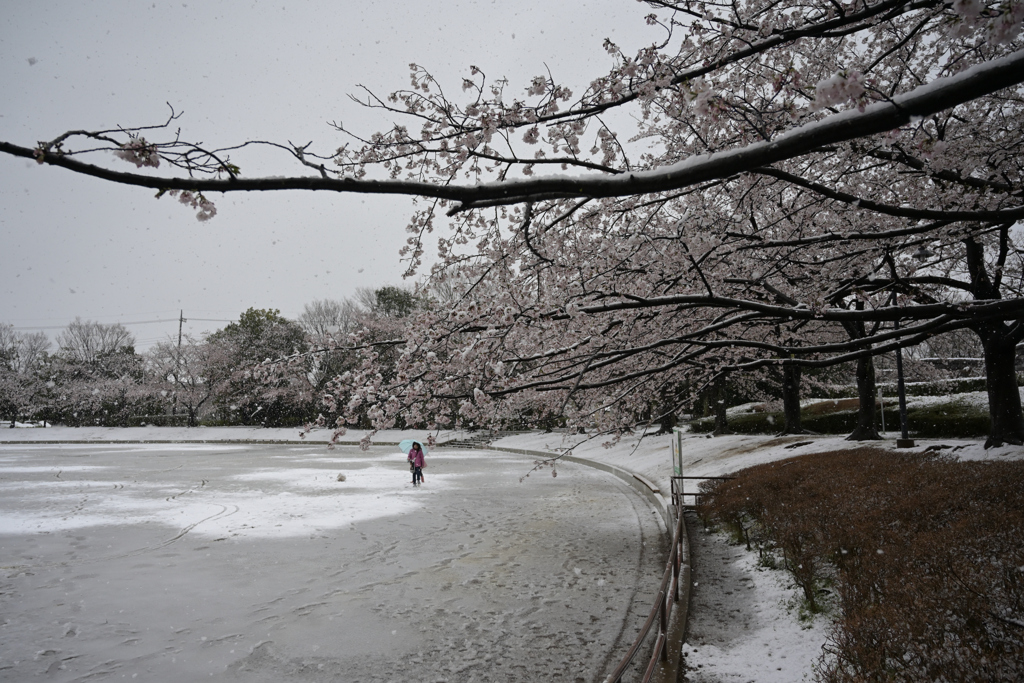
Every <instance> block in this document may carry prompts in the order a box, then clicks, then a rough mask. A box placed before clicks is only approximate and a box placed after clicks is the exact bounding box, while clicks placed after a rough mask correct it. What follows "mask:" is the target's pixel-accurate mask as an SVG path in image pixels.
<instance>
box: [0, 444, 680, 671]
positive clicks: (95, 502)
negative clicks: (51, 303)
mask: <svg viewBox="0 0 1024 683" xmlns="http://www.w3.org/2000/svg"><path fill="white" fill-rule="evenodd" d="M428 465H429V466H428V468H427V469H426V471H425V474H426V482H425V486H423V487H420V488H413V487H412V486H411V485H410V484H409V482H408V477H409V474H408V470H407V468H406V466H405V464H404V456H402V455H401V454H395V453H394V452H393V447H392V448H387V447H379V448H374V449H373V450H371V451H370V452H367V453H364V452H360V451H359V450H358V449H355V448H339V449H337V450H334V451H326V450H325V449H324V448H323V447H322V446H297V445H286V444H281V445H274V446H268V445H180V444H179V445H156V444H149V445H144V446H132V445H88V446H77V445H65V446H51V445H46V446H44V445H38V446H25V445H6V446H0V566H2V572H0V615H2V618H0V622H2V623H0V681H22V680H30V679H32V678H33V677H34V676H37V675H42V677H43V679H44V680H47V681H80V680H105V679H107V678H111V679H113V678H116V679H119V680H120V679H122V678H125V679H128V680H131V679H133V678H136V680H146V681H181V680H200V679H211V678H212V679H213V680H219V681H232V680H238V681H275V682H277V681H281V680H290V681H298V682H302V681H336V680H345V681H363V682H368V681H393V680H415V681H467V682H468V681H537V680H560V681H571V682H574V683H575V682H577V681H580V682H584V681H585V682H589V681H597V680H600V678H601V675H602V674H603V673H604V672H606V670H607V669H608V668H610V667H611V666H612V665H614V663H615V660H616V659H617V657H618V656H621V653H622V652H623V651H624V649H625V647H627V646H628V644H629V643H630V642H632V639H633V637H634V636H635V634H636V632H637V630H638V628H639V626H640V625H641V624H642V622H643V620H644V618H645V617H646V615H647V612H648V610H649V609H650V605H651V603H652V601H653V599H654V596H653V591H654V589H655V588H656V587H657V585H658V582H659V580H660V577H661V572H662V570H663V569H664V566H663V562H664V557H665V555H666V548H665V538H664V526H663V523H662V521H661V517H660V515H658V514H657V512H656V510H655V509H654V508H653V507H652V506H651V504H650V503H649V502H648V501H647V500H646V499H644V498H643V497H642V496H640V495H639V494H637V493H636V492H635V491H634V490H633V489H631V488H630V487H629V486H627V485H626V484H624V483H623V482H622V481H621V480H620V479H618V478H617V477H615V476H613V475H610V474H607V473H604V472H600V471H598V470H594V469H591V468H588V467H585V466H582V465H578V464H573V463H562V464H560V465H559V466H558V477H557V478H553V477H551V474H550V471H547V470H545V471H538V472H534V473H533V474H531V476H530V477H529V478H528V479H526V480H525V482H523V483H520V478H521V477H522V476H523V475H525V474H526V473H527V472H529V471H530V468H531V466H532V460H531V459H529V458H524V457H522V456H517V455H513V454H507V453H494V452H488V451H454V450H449V451H441V450H439V451H437V452H435V453H432V454H430V456H428ZM339 474H344V475H345V480H344V481H338V475H339Z"/></svg>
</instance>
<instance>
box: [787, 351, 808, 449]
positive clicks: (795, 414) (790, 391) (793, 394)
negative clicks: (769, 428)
mask: <svg viewBox="0 0 1024 683" xmlns="http://www.w3.org/2000/svg"><path fill="white" fill-rule="evenodd" d="M782 413H783V415H784V416H785V419H786V424H785V425H784V426H783V428H782V434H803V433H805V430H804V428H803V427H802V426H801V425H800V366H799V365H783V366H782Z"/></svg>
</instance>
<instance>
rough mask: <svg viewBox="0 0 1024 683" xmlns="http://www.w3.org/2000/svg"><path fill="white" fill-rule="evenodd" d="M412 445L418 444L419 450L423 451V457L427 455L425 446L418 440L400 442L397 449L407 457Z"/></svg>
mask: <svg viewBox="0 0 1024 683" xmlns="http://www.w3.org/2000/svg"><path fill="white" fill-rule="evenodd" d="M414 443H418V444H419V445H420V448H422V449H423V455H426V454H427V445H426V444H425V443H423V442H422V441H420V440H419V439H406V440H405V441H402V442H401V443H400V444H398V448H399V449H400V450H401V451H402V452H403V453H405V454H406V455H409V451H411V450H412V445H413V444H414Z"/></svg>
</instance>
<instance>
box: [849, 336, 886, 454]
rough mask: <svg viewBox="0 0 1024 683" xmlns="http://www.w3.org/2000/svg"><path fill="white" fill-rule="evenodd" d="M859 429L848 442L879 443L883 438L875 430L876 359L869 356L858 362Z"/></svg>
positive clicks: (850, 436) (857, 428)
mask: <svg viewBox="0 0 1024 683" xmlns="http://www.w3.org/2000/svg"><path fill="white" fill-rule="evenodd" d="M857 398H858V399H859V401H860V405H859V406H858V407H857V427H856V428H855V429H854V430H853V433H851V434H850V435H849V436H848V437H846V440H847V441H877V440H879V439H881V438H882V436H881V435H880V434H879V433H878V430H877V429H875V405H876V403H875V359H874V357H873V356H867V357H865V358H861V359H859V360H858V361H857Z"/></svg>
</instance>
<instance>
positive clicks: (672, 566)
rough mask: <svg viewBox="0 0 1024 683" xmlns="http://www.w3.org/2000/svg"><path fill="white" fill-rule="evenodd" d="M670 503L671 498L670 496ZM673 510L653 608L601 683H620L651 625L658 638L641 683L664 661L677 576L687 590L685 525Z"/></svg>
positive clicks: (677, 507)
mask: <svg viewBox="0 0 1024 683" xmlns="http://www.w3.org/2000/svg"><path fill="white" fill-rule="evenodd" d="M674 502H675V497H674V496H673V503H674ZM673 507H674V508H675V518H676V528H675V533H674V534H673V535H672V550H671V551H670V552H669V556H668V562H667V563H666V566H665V574H664V575H663V576H662V579H661V586H660V587H659V589H658V597H657V599H656V600H655V602H654V607H652V608H651V613H650V615H649V616H648V617H647V621H646V622H645V623H644V625H643V628H641V629H640V633H639V634H638V635H637V637H636V640H635V641H633V645H632V646H631V647H630V648H629V651H627V652H626V655H625V656H624V657H623V658H622V660H621V661H620V662H619V664H618V666H616V667H615V669H614V670H613V671H612V673H611V674H609V675H608V677H607V678H605V683H620V681H621V680H622V676H623V675H624V674H625V672H626V669H627V668H629V665H630V664H632V662H633V659H634V658H635V657H636V654H637V652H639V651H640V648H641V647H643V644H644V641H645V640H647V636H648V635H650V633H651V631H652V629H653V628H654V624H655V623H657V624H658V635H657V637H656V638H655V641H654V652H653V653H652V654H651V659H650V661H649V662H648V664H647V669H646V670H645V671H644V677H643V679H641V680H642V681H643V683H649V681H650V680H651V678H652V677H653V676H654V673H655V671H657V666H658V662H664V661H667V660H668V649H667V643H668V630H669V622H670V620H671V618H672V608H673V606H674V605H675V603H676V602H678V601H679V589H680V583H681V582H682V580H683V576H681V575H685V581H686V586H685V589H686V590H689V578H688V577H689V565H688V564H684V563H683V557H682V554H683V540H682V539H683V537H682V534H684V533H686V532H685V526H684V525H683V514H682V512H683V510H682V508H681V507H679V506H677V505H674V506H673Z"/></svg>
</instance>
